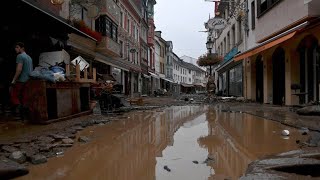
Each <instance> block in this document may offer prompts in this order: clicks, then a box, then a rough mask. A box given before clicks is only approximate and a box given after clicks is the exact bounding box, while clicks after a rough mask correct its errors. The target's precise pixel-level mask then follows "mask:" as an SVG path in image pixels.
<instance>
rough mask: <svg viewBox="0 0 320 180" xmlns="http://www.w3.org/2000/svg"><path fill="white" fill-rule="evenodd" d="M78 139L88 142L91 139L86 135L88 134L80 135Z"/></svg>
mask: <svg viewBox="0 0 320 180" xmlns="http://www.w3.org/2000/svg"><path fill="white" fill-rule="evenodd" d="M78 141H79V142H84V143H87V142H89V141H90V139H89V138H88V137H86V136H80V137H79V138H78Z"/></svg>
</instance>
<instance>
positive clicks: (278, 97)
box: [235, 19, 320, 105]
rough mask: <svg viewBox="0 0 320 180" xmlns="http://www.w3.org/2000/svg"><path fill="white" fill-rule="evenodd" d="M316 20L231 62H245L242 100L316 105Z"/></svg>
mask: <svg viewBox="0 0 320 180" xmlns="http://www.w3.org/2000/svg"><path fill="white" fill-rule="evenodd" d="M319 33H320V22H319V20H318V19H316V20H312V21H306V22H303V23H301V24H300V25H298V26H296V27H293V28H291V29H289V30H287V31H286V32H284V33H281V34H279V35H277V36H275V37H273V38H271V39H269V40H267V41H265V42H263V43H261V44H260V45H259V46H257V47H254V48H253V49H251V50H248V51H247V52H244V53H242V54H239V55H238V56H237V57H236V58H235V59H236V60H242V59H245V62H246V63H245V67H244V69H245V77H246V79H245V86H246V87H245V97H246V98H247V99H251V100H255V101H258V102H262V103H270V104H275V105H301V104H307V103H315V102H319V96H320V95H319V94H320V92H319V86H320V76H319V74H320V73H319V72H320V69H319V64H320V62H319V57H320V52H319V40H320V35H319Z"/></svg>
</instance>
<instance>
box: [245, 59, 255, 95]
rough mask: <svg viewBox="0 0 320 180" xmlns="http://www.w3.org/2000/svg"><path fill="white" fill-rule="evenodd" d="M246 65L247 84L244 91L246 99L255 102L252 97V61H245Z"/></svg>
mask: <svg viewBox="0 0 320 180" xmlns="http://www.w3.org/2000/svg"><path fill="white" fill-rule="evenodd" d="M251 58H252V57H251ZM243 62H244V63H245V65H244V68H245V69H244V71H245V73H244V74H245V82H244V86H245V87H244V91H245V93H244V94H245V98H246V99H250V100H254V99H253V96H252V86H253V81H252V59H249V58H248V59H246V60H244V61H243Z"/></svg>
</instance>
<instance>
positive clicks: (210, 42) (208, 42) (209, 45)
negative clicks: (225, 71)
mask: <svg viewBox="0 0 320 180" xmlns="http://www.w3.org/2000/svg"><path fill="white" fill-rule="evenodd" d="M213 45H214V42H213V41H212V39H211V38H209V40H208V41H207V43H206V46H207V49H208V51H209V56H211V55H212V49H213ZM209 67H210V76H211V75H212V70H211V65H210V66H209Z"/></svg>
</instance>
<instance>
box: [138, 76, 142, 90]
mask: <svg viewBox="0 0 320 180" xmlns="http://www.w3.org/2000/svg"><path fill="white" fill-rule="evenodd" d="M138 92H139V93H140V94H142V74H141V73H139V75H138Z"/></svg>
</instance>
